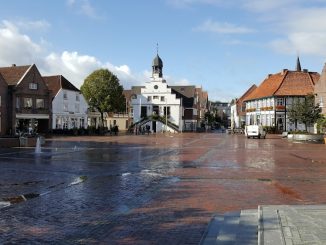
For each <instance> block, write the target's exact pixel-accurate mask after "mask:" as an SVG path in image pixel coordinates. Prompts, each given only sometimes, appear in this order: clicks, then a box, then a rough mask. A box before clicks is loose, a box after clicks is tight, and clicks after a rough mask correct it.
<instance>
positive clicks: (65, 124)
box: [63, 118, 68, 129]
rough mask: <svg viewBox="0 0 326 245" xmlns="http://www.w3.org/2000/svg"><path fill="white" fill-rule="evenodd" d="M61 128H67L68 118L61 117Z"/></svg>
mask: <svg viewBox="0 0 326 245" xmlns="http://www.w3.org/2000/svg"><path fill="white" fill-rule="evenodd" d="M63 128H64V129H67V128H68V118H64V119H63Z"/></svg>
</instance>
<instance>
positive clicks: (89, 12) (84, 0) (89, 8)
mask: <svg viewBox="0 0 326 245" xmlns="http://www.w3.org/2000/svg"><path fill="white" fill-rule="evenodd" d="M67 5H68V6H69V7H70V8H72V9H74V10H75V9H77V12H78V13H79V14H82V15H85V16H87V17H89V18H91V19H103V16H101V15H100V14H99V13H98V12H97V10H96V9H95V7H94V6H93V5H92V4H91V3H90V1H89V0H67Z"/></svg>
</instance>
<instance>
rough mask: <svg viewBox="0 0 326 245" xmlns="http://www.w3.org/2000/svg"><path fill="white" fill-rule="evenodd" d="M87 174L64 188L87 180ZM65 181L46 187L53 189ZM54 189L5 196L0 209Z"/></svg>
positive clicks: (33, 182)
mask: <svg viewBox="0 0 326 245" xmlns="http://www.w3.org/2000/svg"><path fill="white" fill-rule="evenodd" d="M87 178H88V177H87V176H85V175H83V176H79V177H77V178H75V179H74V180H73V181H72V182H71V183H69V184H68V185H67V186H66V187H63V188H68V187H71V186H73V185H78V184H81V183H83V182H85V181H86V180H87ZM41 182H42V181H27V182H24V183H22V184H16V183H15V184H12V185H29V184H35V183H37V184H38V183H41ZM64 184H65V183H64V182H61V183H59V184H56V185H52V186H49V187H46V189H53V188H55V187H58V186H60V185H64ZM51 192H52V191H46V192H43V193H33V192H31V193H27V194H23V195H17V196H12V197H5V198H2V200H0V209H2V208H5V207H9V206H11V205H13V204H18V203H21V202H26V201H27V200H30V199H33V198H36V197H39V196H44V195H47V194H49V193H51Z"/></svg>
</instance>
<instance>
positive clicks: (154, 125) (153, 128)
mask: <svg viewBox="0 0 326 245" xmlns="http://www.w3.org/2000/svg"><path fill="white" fill-rule="evenodd" d="M152 130H153V132H154V133H156V121H152Z"/></svg>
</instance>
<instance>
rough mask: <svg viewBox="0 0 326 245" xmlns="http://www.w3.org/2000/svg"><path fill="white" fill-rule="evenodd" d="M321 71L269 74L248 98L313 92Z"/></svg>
mask: <svg viewBox="0 0 326 245" xmlns="http://www.w3.org/2000/svg"><path fill="white" fill-rule="evenodd" d="M319 76H320V75H319V73H317V72H307V71H288V70H284V71H283V72H280V73H276V74H273V75H269V76H268V77H267V78H266V79H265V80H264V81H263V82H262V83H261V84H260V85H259V87H258V88H257V89H256V90H255V91H254V92H253V93H251V94H250V95H249V96H248V97H246V98H245V101H247V100H254V99H259V98H264V97H272V96H303V95H307V94H309V93H313V89H314V84H315V83H316V82H317V81H318V79H319Z"/></svg>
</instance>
